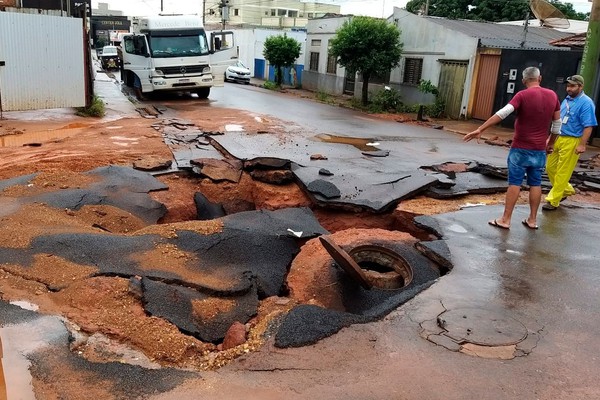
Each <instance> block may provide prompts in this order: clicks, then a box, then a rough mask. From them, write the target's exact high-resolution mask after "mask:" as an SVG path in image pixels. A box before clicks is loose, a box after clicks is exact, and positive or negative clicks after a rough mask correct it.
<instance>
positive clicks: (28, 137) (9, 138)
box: [0, 128, 82, 147]
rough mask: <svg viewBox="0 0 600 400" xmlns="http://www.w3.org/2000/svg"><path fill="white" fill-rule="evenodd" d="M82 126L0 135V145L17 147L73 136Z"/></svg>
mask: <svg viewBox="0 0 600 400" xmlns="http://www.w3.org/2000/svg"><path fill="white" fill-rule="evenodd" d="M81 130H82V128H67V129H56V130H52V131H39V132H25V133H20V134H18V135H4V136H0V147H17V146H24V145H27V144H37V143H45V142H52V141H54V140H58V139H64V138H66V137H70V136H75V135H76V134H77V133H79V132H80V131H81Z"/></svg>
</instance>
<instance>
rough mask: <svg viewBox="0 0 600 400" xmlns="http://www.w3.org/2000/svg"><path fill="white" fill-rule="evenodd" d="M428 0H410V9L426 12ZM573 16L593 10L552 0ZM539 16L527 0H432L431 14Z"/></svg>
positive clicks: (486, 18)
mask: <svg viewBox="0 0 600 400" xmlns="http://www.w3.org/2000/svg"><path fill="white" fill-rule="evenodd" d="M426 1H427V0H410V1H409V2H408V3H407V4H406V9H407V10H408V11H410V12H412V13H414V14H418V13H423V12H424V11H425V3H426ZM548 2H549V3H550V4H552V5H553V6H554V7H556V8H558V9H559V10H560V11H561V12H562V13H563V14H564V15H565V17H567V18H569V19H578V20H585V19H586V18H587V17H588V16H589V13H587V14H585V13H579V12H577V11H575V9H574V8H573V4H571V3H561V2H560V1H558V0H548ZM528 12H529V13H530V14H529V18H531V19H534V18H535V16H534V15H533V13H532V12H530V9H529V1H527V0H506V1H499V0H429V9H428V13H427V14H428V15H431V16H434V17H445V18H449V19H472V20H478V21H491V22H500V21H515V20H521V19H524V18H525V16H526V15H527V13H528Z"/></svg>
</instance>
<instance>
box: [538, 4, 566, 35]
mask: <svg viewBox="0 0 600 400" xmlns="http://www.w3.org/2000/svg"><path fill="white" fill-rule="evenodd" d="M529 7H530V8H531V11H533V14H534V15H535V16H536V18H537V19H539V20H540V25H542V26H545V27H547V28H557V29H568V28H569V27H570V26H571V24H570V22H569V20H568V19H567V18H566V17H565V15H564V14H563V13H562V12H560V10H559V9H558V8H556V7H554V6H553V5H552V4H550V3H548V2H547V1H545V0H529Z"/></svg>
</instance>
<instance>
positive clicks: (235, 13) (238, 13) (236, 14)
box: [233, 8, 240, 17]
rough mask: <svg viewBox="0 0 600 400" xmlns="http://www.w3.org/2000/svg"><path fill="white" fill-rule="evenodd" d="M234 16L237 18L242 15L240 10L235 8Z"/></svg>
mask: <svg viewBox="0 0 600 400" xmlns="http://www.w3.org/2000/svg"><path fill="white" fill-rule="evenodd" d="M233 15H234V16H236V17H237V16H239V15H240V9H239V8H234V9H233Z"/></svg>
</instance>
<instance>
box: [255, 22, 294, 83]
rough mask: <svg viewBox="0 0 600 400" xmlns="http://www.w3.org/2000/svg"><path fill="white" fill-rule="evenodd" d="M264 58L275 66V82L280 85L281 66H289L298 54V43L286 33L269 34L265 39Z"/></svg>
mask: <svg viewBox="0 0 600 400" xmlns="http://www.w3.org/2000/svg"><path fill="white" fill-rule="evenodd" d="M263 55H264V56H265V60H267V61H268V62H269V63H270V64H271V65H273V66H274V67H275V82H277V84H278V85H280V86H281V83H282V82H283V70H282V68H283V67H291V66H292V65H294V61H296V59H297V58H298V57H299V56H300V43H298V41H297V40H295V39H294V38H290V37H287V35H286V34H283V35H277V36H270V37H268V38H267V40H265V48H264V50H263Z"/></svg>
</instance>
